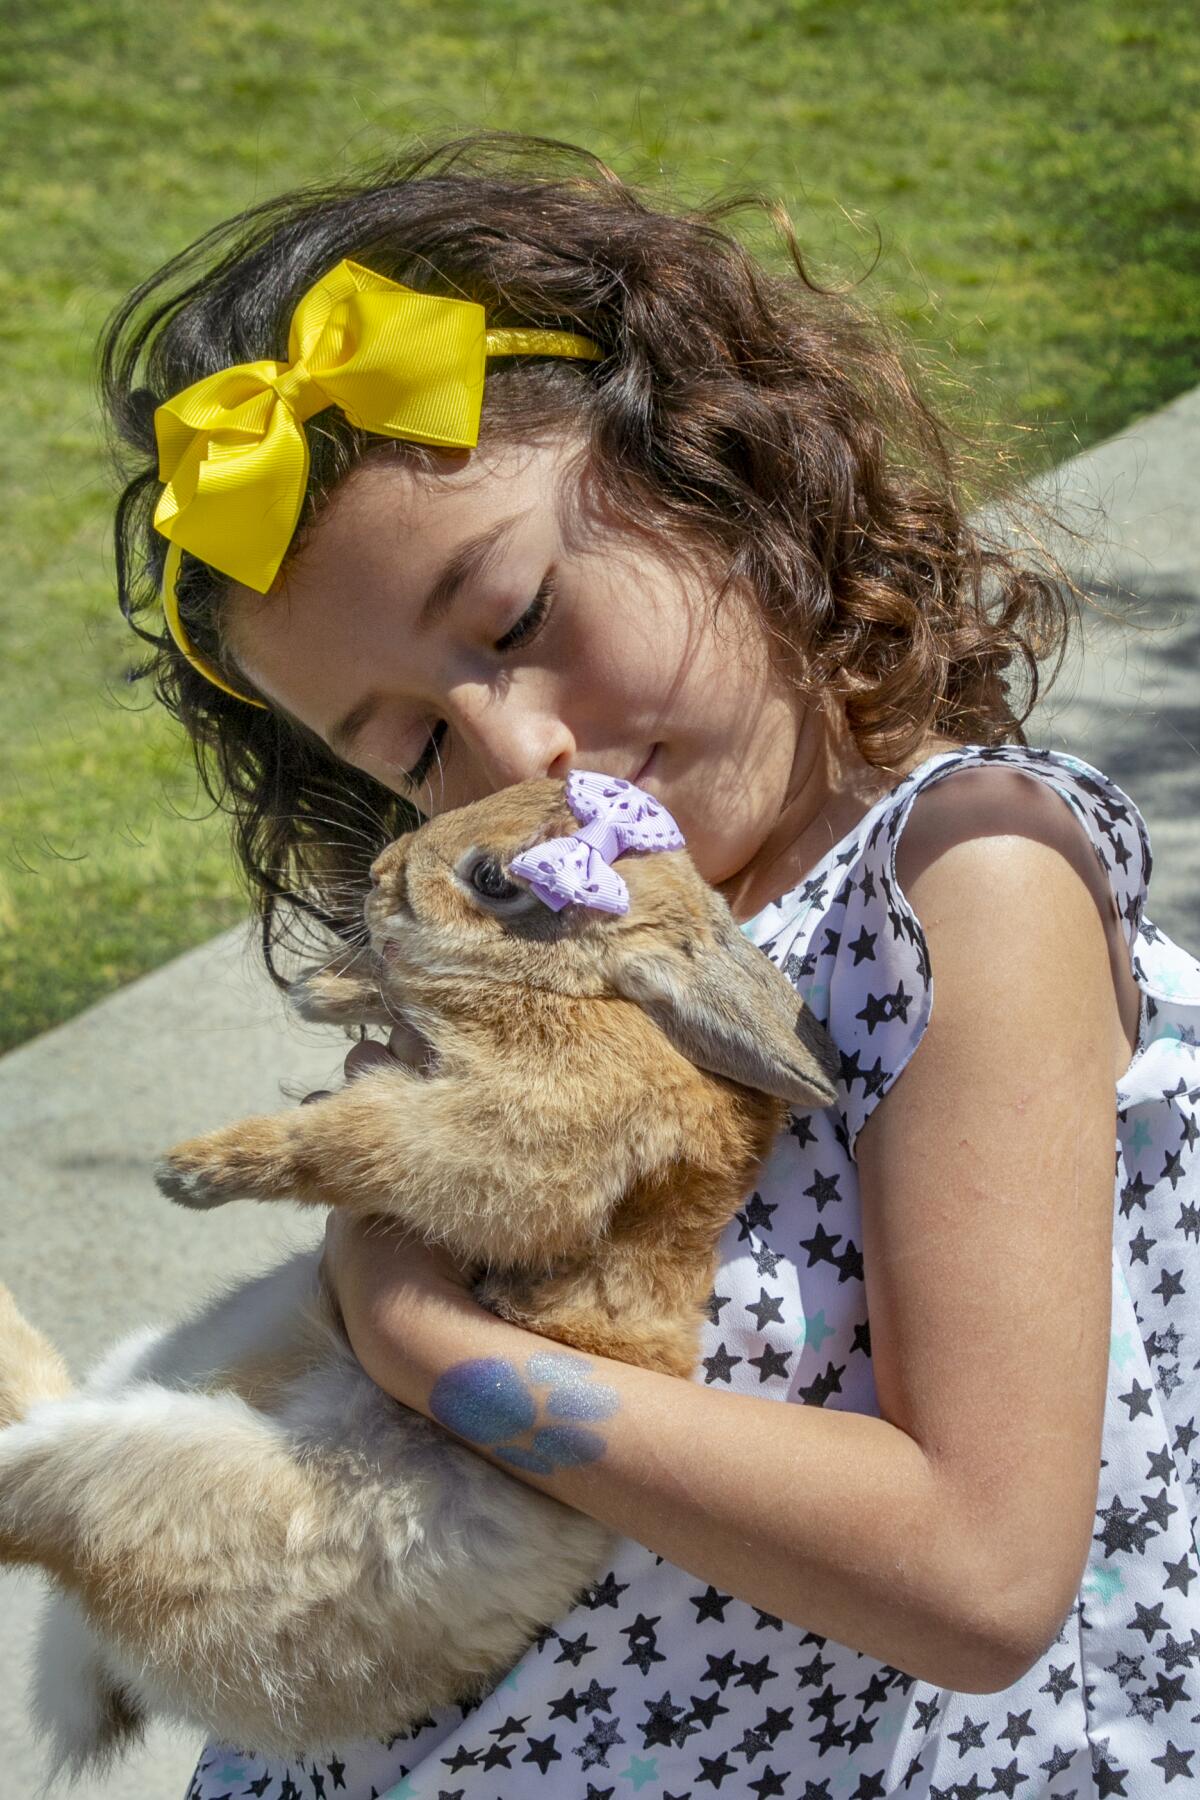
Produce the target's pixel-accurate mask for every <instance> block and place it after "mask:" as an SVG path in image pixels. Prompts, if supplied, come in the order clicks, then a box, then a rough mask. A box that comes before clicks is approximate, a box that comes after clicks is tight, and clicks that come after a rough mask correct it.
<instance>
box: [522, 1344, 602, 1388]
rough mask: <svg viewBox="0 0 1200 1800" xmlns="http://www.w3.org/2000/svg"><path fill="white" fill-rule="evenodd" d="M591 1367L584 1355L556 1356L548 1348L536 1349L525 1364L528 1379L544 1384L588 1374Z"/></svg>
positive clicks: (547, 1384) (569, 1379)
mask: <svg viewBox="0 0 1200 1800" xmlns="http://www.w3.org/2000/svg"><path fill="white" fill-rule="evenodd" d="M592 1367H593V1365H592V1363H591V1362H590V1361H589V1359H588V1358H587V1357H586V1356H556V1355H554V1354H553V1353H552V1352H551V1351H549V1350H536V1351H535V1352H534V1354H533V1355H532V1356H531V1357H530V1358H529V1361H528V1362H527V1363H526V1364H525V1368H526V1370H527V1372H528V1375H529V1379H530V1381H536V1382H537V1383H538V1384H539V1385H544V1386H549V1384H550V1383H551V1382H553V1381H571V1380H573V1379H574V1377H575V1376H577V1375H589V1374H590V1373H591V1371H592Z"/></svg>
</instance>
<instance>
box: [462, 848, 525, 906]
mask: <svg viewBox="0 0 1200 1800" xmlns="http://www.w3.org/2000/svg"><path fill="white" fill-rule="evenodd" d="M471 886H472V887H473V888H474V889H475V892H476V893H477V894H482V896H483V898H484V899H485V900H516V899H517V898H518V897H519V896H521V895H523V894H524V892H525V890H524V888H521V887H518V886H517V884H516V882H515V881H510V880H509V879H508V876H507V875H506V874H505V873H504V871H503V869H502V868H501V867H500V859H499V857H498V856H485V857H483V858H482V859H481V860H480V861H479V862H477V863H476V864H475V867H474V868H473V869H472V870H471Z"/></svg>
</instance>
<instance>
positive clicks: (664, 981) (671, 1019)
mask: <svg viewBox="0 0 1200 1800" xmlns="http://www.w3.org/2000/svg"><path fill="white" fill-rule="evenodd" d="M709 916H710V922H711V925H712V929H713V935H714V936H715V938H716V943H715V944H714V943H712V942H709V943H704V942H702V941H698V938H697V936H696V935H693V934H691V933H684V932H679V931H668V932H663V931H656V932H655V934H654V936H653V938H648V939H647V941H646V942H645V943H643V944H637V943H626V944H622V945H620V947H619V950H618V957H617V961H616V966H615V967H614V968H613V970H612V975H611V979H612V982H613V986H614V987H615V988H616V989H617V991H618V992H619V993H620V994H622V995H623V996H624V997H625V998H626V999H627V1000H635V1001H636V1002H637V1003H638V1005H639V1006H641V1007H642V1008H643V1009H644V1010H645V1011H646V1012H648V1013H649V1014H650V1016H651V1018H652V1019H653V1020H654V1022H655V1024H656V1025H658V1026H659V1027H660V1029H661V1030H662V1031H664V1032H665V1033H666V1035H667V1037H668V1038H670V1040H671V1042H672V1043H673V1044H674V1046H675V1048H676V1049H677V1050H678V1051H679V1052H680V1053H681V1054H682V1055H683V1056H686V1057H687V1059H688V1061H689V1062H692V1063H695V1064H696V1066H697V1067H698V1068H701V1069H709V1070H711V1071H712V1073H713V1074H715V1075H724V1076H727V1077H728V1079H729V1080H730V1081H737V1082H740V1083H741V1084H742V1085H743V1086H744V1087H749V1088H757V1089H758V1090H759V1091H760V1092H761V1093H764V1094H774V1095H775V1096H776V1098H778V1099H780V1100H789V1101H792V1102H793V1103H795V1104H798V1105H802V1106H805V1107H812V1106H829V1105H831V1104H832V1102H833V1101H834V1099H835V1098H836V1093H837V1090H836V1088H835V1086H834V1083H835V1080H836V1077H837V1070H838V1056H837V1051H836V1050H835V1049H834V1046H833V1043H832V1041H831V1040H830V1038H829V1036H828V1035H827V1033H826V1031H825V1028H824V1026H822V1025H820V1024H819V1023H818V1022H817V1020H816V1019H814V1017H813V1015H812V1014H811V1013H810V1012H809V1010H808V1008H807V1007H806V1006H805V1005H804V1003H803V1001H802V1000H801V999H800V996H799V994H797V993H796V991H795V989H794V988H793V987H792V985H791V983H790V982H789V981H788V979H787V977H786V976H785V975H782V974H780V972H779V970H778V969H776V968H775V967H774V965H773V964H772V963H771V962H769V961H768V959H767V958H766V957H765V956H764V955H763V953H762V951H761V950H760V949H758V947H757V946H756V945H754V944H752V943H751V942H750V940H749V938H747V937H746V936H745V935H744V934H743V933H742V932H741V931H739V930H738V927H737V925H736V923H735V922H734V919H733V916H732V914H731V913H730V912H729V910H728V908H727V907H725V906H724V905H722V906H720V907H719V908H718V907H717V906H713V907H712V908H711V909H710V915H709ZM704 936H705V937H707V936H708V933H705V934H704Z"/></svg>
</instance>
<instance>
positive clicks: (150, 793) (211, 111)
mask: <svg viewBox="0 0 1200 1800" xmlns="http://www.w3.org/2000/svg"><path fill="white" fill-rule="evenodd" d="M3 37H4V54H3V57H2V58H0V84H2V87H0V92H2V95H3V101H2V106H0V233H2V237H0V321H2V322H0V334H2V337H3V344H4V352H5V363H6V368H7V373H6V377H5V382H4V407H5V415H6V416H5V427H4V430H3V432H2V433H0V457H2V458H3V498H4V504H3V507H2V508H0V534H2V535H3V566H4V569H5V574H6V579H5V582H4V584H3V589H2V590H0V642H2V644H3V652H4V654H3V660H2V663H0V684H2V689H0V692H2V701H0V704H2V706H3V733H2V736H0V809H2V811H0V1047H4V1046H6V1045H11V1044H14V1043H17V1042H19V1041H20V1040H21V1039H23V1038H25V1037H27V1036H29V1035H30V1034H31V1033H33V1032H36V1031H39V1030H42V1029H44V1028H45V1027H47V1026H49V1025H52V1024H54V1023H55V1022H57V1021H58V1020H60V1019H63V1018H65V1017H67V1016H69V1015H70V1014H72V1013H74V1012H76V1011H78V1010H79V1008H81V1007H82V1006H84V1005H86V1004H87V1003H88V1002H89V1001H92V1000H94V999H96V998H98V997H99V996H100V995H101V994H103V993H105V992H107V991H109V990H110V989H112V988H113V987H115V986H117V985H118V984H119V983H121V982H124V981H128V980H129V979H130V978H131V977H133V976H135V975H137V974H139V973H141V972H142V971H144V970H146V969H148V968H151V967H153V966H154V965H155V964H156V963H159V962H161V961H162V960H164V959H165V958H166V957H169V956H171V955H173V954H175V953H176V952H177V951H179V950H181V949H183V948H185V947H186V946H188V945H190V944H193V943H195V942H197V941H199V940H200V939H202V938H203V937H205V936H206V935H208V934H210V933H211V932H213V931H215V930H217V929H218V928H220V927H221V926H222V925H224V924H226V923H229V922H230V921H232V920H234V919H236V918H237V917H238V916H239V915H240V913H241V912H242V911H243V909H244V901H243V900H242V899H240V898H239V894H238V890H237V885H236V881H235V878H234V875H233V872H232V868H231V864H230V861H229V857H228V854H227V851H226V848H225V843H224V834H223V830H222V827H221V825H220V823H219V822H213V821H209V822H206V823H198V822H196V820H195V818H194V817H188V816H186V815H189V814H195V813H196V812H197V811H198V810H202V809H200V808H199V807H198V802H197V794H196V786H195V779H194V776H193V775H192V773H191V772H190V768H189V764H188V760H187V757H186V755H185V754H184V752H183V749H182V746H181V745H180V744H179V742H178V741H177V738H176V737H175V735H174V734H173V732H172V731H171V730H169V729H168V728H167V725H166V724H165V723H164V722H163V721H162V720H160V719H158V718H157V717H155V716H154V715H153V714H152V713H151V712H148V711H146V710H145V709H144V702H143V701H142V700H141V699H140V698H137V697H135V696H134V695H133V694H132V693H131V692H130V690H128V688H126V687H124V686H123V682H122V677H123V672H124V670H125V668H126V665H127V662H128V660H129V658H130V655H131V640H129V639H128V638H127V636H126V633H125V631H124V628H123V627H122V626H121V624H120V622H119V620H118V619H117V617H116V612H115V606H114V603H113V598H112V580H111V561H110V555H109V547H108V505H109V478H108V473H107V469H106V465H105V461H104V456H103V453H102V447H101V442H100V438H99V430H98V420H97V412H96V407H95V403H94V399H93V396H92V391H91V385H90V381H91V373H90V371H91V353H92V346H93V344H94V341H95V338H96V335H97V333H98V330H99V328H100V326H101V324H102V322H103V319H104V317H105V315H106V314H107V312H108V311H109V309H110V307H111V306H112V305H113V304H114V303H115V301H116V300H117V299H118V298H119V297H120V295H121V294H122V292H123V291H124V290H125V289H126V288H127V287H128V286H129V285H132V284H133V283H134V282H135V281H136V280H138V279H139V278H140V277H141V276H142V275H143V274H145V273H146V272H147V271H148V270H149V269H151V268H152V267H153V266H155V265H156V264H157V263H158V262H159V261H161V260H163V259H164V258H165V257H166V256H168V255H169V254H171V253H173V252H174V251H175V250H177V249H178V248H180V247H181V246H182V245H183V244H184V243H185V242H186V241H187V240H188V239H189V238H191V237H192V236H194V235H196V234H198V233H199V232H201V231H202V230H204V229H205V228H207V227H208V226H210V225H211V224H213V223H215V222H216V221H217V220H219V219H220V218H222V217H224V216H225V215H227V214H228V213H230V212H233V211H236V210H238V209H239V208H241V207H242V206H244V205H246V204H248V203H250V202H252V201H253V200H255V199H256V198H261V197H263V196H264V195H265V194H267V193H270V192H272V191H274V190H277V189H280V188H283V187H286V186H289V185H292V184H294V183H297V182H300V181H305V180H309V179H314V178H317V177H320V176H324V175H326V174H327V173H329V172H330V171H331V170H334V169H339V168H342V167H344V166H345V165H346V164H348V163H353V162H356V161H359V160H374V159H376V158H378V157H380V156H382V155H383V154H385V153H386V151H387V149H388V147H389V146H391V145H394V144H397V143H399V142H403V141H406V140H408V139H409V138H410V137H411V136H412V135H413V134H414V133H422V134H424V135H425V136H426V137H428V138H430V139H439V138H441V137H443V136H448V135H451V134H452V133H454V132H456V131H459V130H468V129H472V128H474V127H477V126H498V127H502V128H505V129H510V130H525V131H536V132H539V133H542V134H545V135H549V136H555V137H561V138H566V139H569V140H571V141H573V142H576V143H580V144H583V145H586V146H588V147H590V148H592V149H594V150H596V151H598V152H599V153H600V154H602V155H603V156H605V157H606V158H607V159H608V160H609V161H610V162H612V163H613V164H614V165H615V166H616V167H617V168H618V169H619V170H620V172H621V173H622V174H624V175H626V176H628V177H631V178H633V179H635V180H638V181H641V182H644V183H645V184H646V185H647V186H648V187H649V188H650V190H651V192H652V193H653V194H654V195H655V196H656V197H657V198H658V199H660V200H661V201H662V202H664V203H671V202H672V201H674V202H676V203H683V204H686V203H689V202H692V201H695V200H697V199H699V198H701V197H705V196H708V195H710V194H712V193H714V192H718V191H732V190H742V189H745V188H756V189H758V190H761V191H763V192H766V193H769V194H773V195H777V196H779V197H780V198H781V199H782V200H783V201H784V202H785V203H786V204H787V205H788V207H789V208H790V210H791V213H792V216H793V219H794V221H795V223H796V227H797V230H798V232H799V234H800V238H801V241H802V243H803V244H804V245H805V246H806V248H807V250H808V252H809V254H810V256H811V258H812V259H813V263H814V266H815V267H816V269H817V270H818V272H822V273H824V274H825V275H826V276H831V275H832V276H837V277H840V278H846V277H852V276H856V275H861V274H863V273H864V272H865V271H866V270H867V268H868V267H869V266H870V264H871V262H872V260H873V258H874V256H875V246H876V232H878V234H879V237H880V238H881V240H882V256H881V258H880V261H879V264H878V267H877V268H876V270H875V272H874V274H873V275H872V277H871V280H870V282H869V283H868V284H867V287H866V289H865V292H866V293H867V295H868V296H874V298H875V300H876V302H877V304H878V305H879V306H880V307H881V308H883V309H884V310H886V311H888V312H889V313H891V314H893V315H896V316H898V317H899V318H900V319H902V320H903V321H904V322H905V323H906V325H907V326H908V327H909V328H910V329H911V330H912V331H913V332H914V333H915V335H916V337H917V338H918V340H919V341H920V342H921V344H922V345H923V346H924V347H925V349H926V351H927V352H928V353H929V355H930V356H931V357H932V358H933V359H935V360H936V363H937V365H938V367H939V369H940V375H939V377H938V382H937V391H938V395H939V398H940V400H941V403H942V404H943V405H945V404H952V405H954V406H956V407H959V408H961V409H962V411H963V414H964V416H965V417H966V418H967V419H968V420H969V421H971V422H972V423H973V424H975V425H977V426H979V425H983V426H985V427H988V426H989V425H994V424H995V423H996V422H998V421H1003V422H1007V423H1008V424H1011V425H1013V426H1017V427H1024V428H1026V429H1025V431H1024V432H1023V434H1022V436H1021V438H1020V445H1021V457H1022V461H1023V466H1024V467H1025V468H1028V469H1032V468H1034V467H1036V466H1039V465H1041V464H1043V463H1045V462H1047V461H1050V460H1055V459H1058V458H1060V457H1062V456H1064V455H1066V454H1069V453H1070V452H1071V451H1073V450H1075V449H1076V448H1078V447H1080V446H1086V445H1088V444H1091V443H1094V442H1095V441H1097V440H1098V439H1100V438H1102V437H1104V436H1107V435H1108V434H1110V433H1111V432H1113V431H1115V430H1117V429H1118V428H1119V427H1121V426H1122V425H1124V424H1126V423H1127V422H1128V421H1129V420H1131V419H1132V418H1135V417H1137V416H1138V415H1139V414H1142V413H1145V412H1147V411H1149V410H1151V409H1152V408H1154V407H1156V406H1158V405H1160V404H1161V403H1162V402H1164V401H1166V400H1168V399H1169V398H1171V397H1172V396H1173V395H1175V394H1177V393H1179V392H1180V391H1182V390H1183V389H1185V388H1187V387H1189V386H1190V385H1192V384H1193V383H1194V382H1195V381H1196V380H1197V379H1198V377H1200V350H1198V348H1197V342H1198V337H1197V332H1196V320H1197V317H1200V254H1198V249H1200V244H1198V238H1200V233H1198V229H1197V228H1198V225H1200V182H1198V180H1197V176H1198V174H1200V170H1198V166H1197V165H1198V161H1200V158H1198V154H1197V146H1198V127H1197V119H1198V118H1200V105H1198V102H1200V50H1198V49H1197V43H1196V32H1195V17H1194V12H1193V10H1192V8H1191V7H1190V6H1188V5H1186V4H1163V3H1155V0H1136V3H1125V4H1099V3H1092V0H1059V3H1058V4H1057V5H1055V6H1053V7H1049V6H1046V5H1044V4H1040V3H1037V4H1035V3H1033V0H1029V3H1025V4H1021V3H1018V0H996V3H995V4H979V3H976V0H954V3H946V0H907V3H896V0H892V3H889V0H867V3H860V4H849V3H848V0H847V3H841V0H839V3H829V0H826V3H810V4H804V3H803V0H798V3H793V4H782V3H771V0H729V3H726V0H668V4H666V5H664V6H662V7H660V8H657V9H655V8H646V9H643V8H641V7H637V6H634V5H632V4H611V3H610V4H586V5H585V4H582V3H580V0H554V3H551V0H440V3H439V4H438V5H437V6H436V7H434V6H428V5H418V4H414V3H413V0H386V3H385V0H352V4H350V5H348V6H339V7H330V6H328V5H324V4H320V5H319V4H316V3H315V0H289V4H288V5H287V6H280V5H277V4H275V3H274V0H272V3H271V4H267V3H266V0H190V3H189V4H188V5H187V6H186V7H183V6H162V5H157V4H152V0H105V4H103V5H98V4H90V3H83V0H74V3H72V0H58V3H57V5H55V6H54V7H53V8H50V7H45V6H34V5H30V4H29V3H28V0H21V5H20V6H19V7H18V9H17V11H16V12H15V13H14V11H13V9H12V5H11V0H10V5H9V7H8V8H6V13H5V27H4V34H3ZM743 219H744V224H743V226H742V228H741V229H742V230H743V231H744V234H745V235H746V236H747V238H748V239H749V241H750V242H751V243H752V245H753V246H754V247H755V248H757V249H758V250H759V252H760V253H761V254H762V255H764V256H765V257H767V258H768V259H770V260H773V261H776V262H778V261H780V260H781V253H780V252H779V251H778V249H777V248H776V247H774V245H773V243H772V238H771V233H770V229H769V227H768V226H767V225H766V222H765V219H764V218H763V217H762V216H761V215H757V214H755V213H753V212H748V213H747V214H745V215H743ZM135 705H136V706H137V707H138V708H139V709H140V710H137V711H131V710H129V709H130V708H131V707H133V706H135Z"/></svg>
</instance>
